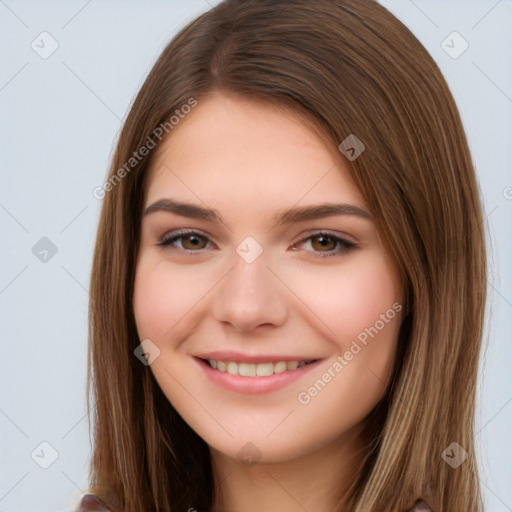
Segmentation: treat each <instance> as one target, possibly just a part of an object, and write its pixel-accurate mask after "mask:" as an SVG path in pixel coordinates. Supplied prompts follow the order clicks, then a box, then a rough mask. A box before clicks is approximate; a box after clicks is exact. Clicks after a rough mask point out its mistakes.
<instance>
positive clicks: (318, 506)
mask: <svg viewBox="0 0 512 512" xmlns="http://www.w3.org/2000/svg"><path fill="white" fill-rule="evenodd" d="M210 452H211V455H212V466H213V472H214V478H215V501H214V507H213V511H214V512H235V511H236V512H261V511H262V510H265V512H277V511H279V512H297V511H302V510H314V511H315V512H333V510H341V508H342V507H343V497H344V496H345V495H346V493H347V491H348V489H349V488H350V487H351V485H352V484H353V483H354V481H355V479H356V477H357V472H358V468H359V464H360V461H361V458H362V455H363V453H364V449H363V446H362V443H361V441H360V437H359V432H358V431H356V432H351V433H347V434H345V435H344V436H343V437H342V438H340V439H337V440H335V441H334V442H332V443H330V444H328V445H326V446H324V447H322V448H320V449H318V450H317V451H315V452H312V453H309V454H306V455H301V456H300V457H298V458H294V459H291V460H286V461H279V462H256V463H255V464H253V465H250V464H246V463H244V462H243V461H240V460H238V459H235V458H232V457H229V456H227V455H225V454H223V453H221V452H219V451H217V450H215V449H213V448H210ZM262 460H263V459H262Z"/></svg>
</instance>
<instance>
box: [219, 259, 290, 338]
mask: <svg viewBox="0 0 512 512" xmlns="http://www.w3.org/2000/svg"><path fill="white" fill-rule="evenodd" d="M264 254H265V253H263V254H262V255H260V256H259V257H258V258H257V259H256V260H255V261H253V262H252V263H247V262H246V261H244V259H243V258H241V257H240V256H239V255H238V254H236V253H235V254H234V256H233V266H232V267H231V270H230V271H229V272H228V273H227V274H226V276H225V277H224V278H223V279H222V280H221V282H220V283H219V285H218V286H217V287H216V295H215V297H214V300H213V316H214V318H215V319H216V320H217V321H219V322H223V323H225V324H226V323H227V324H230V325H232V326H233V327H234V328H235V329H236V330H237V331H252V330H254V329H256V328H257V327H260V326H263V325H267V326H274V327H277V326H280V325H282V324H283V323H284V322H285V321H286V318H287V315H288V304H287V301H286V288H285V287H284V286H283V284H282V283H281V282H280V281H279V279H277V277H276V276H275V275H274V273H273V272H272V271H271V270H270V269H269V268H268V267H267V264H268V262H267V260H266V258H265V257H264Z"/></svg>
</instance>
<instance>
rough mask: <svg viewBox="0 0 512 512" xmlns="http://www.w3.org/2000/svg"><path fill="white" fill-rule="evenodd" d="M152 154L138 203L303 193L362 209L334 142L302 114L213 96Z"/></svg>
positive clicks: (292, 198) (243, 200)
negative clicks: (172, 198)
mask: <svg viewBox="0 0 512 512" xmlns="http://www.w3.org/2000/svg"><path fill="white" fill-rule="evenodd" d="M155 151H156V152H155V155H154V159H153V161H152V164H151V168H150V170H149V174H148V176H147V177H146V201H145V203H146V205H147V204H148V203H149V202H151V201H154V200H157V199H159V198H160V197H161V196H163V195H165V194H166V193H169V194H170V193H173V194H177V195H180V197H187V198H194V199H196V200H197V199H198V198H200V199H202V200H205V201H209V202H211V201H216V200H222V199H223V198H230V201H231V203H232V205H233V206H235V205H238V206H239V207H244V205H247V204H248V203H247V201H252V200H259V201H260V202H261V201H262V200H265V202H267V203H272V202H275V203H276V204H280V205H281V206H282V203H283V202H284V201H287V202H289V203H293V202H297V201H300V200H301V198H306V196H307V199H308V202H310V201H313V200H314V199H315V197H318V198H319V199H321V200H323V201H326V200H332V201H339V200H350V201H351V202H353V203H359V205H360V206H364V201H363V199H362V196H361V194H360V192H359V190H358V189H357V187H356V185H355V184H354V182H353V180H352V178H351V177H350V174H349V171H348V169H347V167H346V164H345V163H344V161H343V158H342V157H341V155H340V154H339V152H338V150H337V148H336V147H335V146H334V144H332V143H329V141H328V140H327V138H326V137H322V136H321V134H320V132H319V130H315V129H314V127H313V126H311V124H308V123H306V121H305V119H304V118H303V117H301V116H299V115H294V113H292V112H290V111H288V110H284V109H281V108H277V107H276V106H274V105H272V104H269V103H263V102H255V101H252V100H248V99H246V98H241V97H238V96H226V95H221V94H215V95H213V96H210V97H208V98H205V99H203V100H199V101H198V105H197V106H196V107H195V109H194V110H193V111H192V112H191V113H190V114H188V115H187V116H186V117H185V118H184V119H183V120H181V121H180V123H179V124H178V125H177V126H176V127H175V128H174V129H173V131H172V132H171V133H170V135H169V136H168V137H167V138H166V139H164V141H163V142H162V143H161V144H160V146H159V147H158V148H157V149H156V150H155ZM194 196H195V197H194Z"/></svg>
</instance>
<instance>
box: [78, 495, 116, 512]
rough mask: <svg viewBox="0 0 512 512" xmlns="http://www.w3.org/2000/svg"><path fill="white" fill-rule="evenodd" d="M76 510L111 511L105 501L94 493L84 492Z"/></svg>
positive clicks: (88, 511)
mask: <svg viewBox="0 0 512 512" xmlns="http://www.w3.org/2000/svg"><path fill="white" fill-rule="evenodd" d="M76 512H112V511H111V509H109V508H108V507H107V506H106V505H105V503H104V502H103V501H102V500H101V499H100V498H99V497H98V496H95V495H94V494H84V495H83V496H82V499H81V500H80V503H79V505H78V509H77V511H76Z"/></svg>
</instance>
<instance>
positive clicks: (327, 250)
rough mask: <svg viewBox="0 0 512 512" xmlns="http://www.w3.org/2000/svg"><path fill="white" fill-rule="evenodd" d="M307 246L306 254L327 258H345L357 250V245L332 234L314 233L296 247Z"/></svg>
mask: <svg viewBox="0 0 512 512" xmlns="http://www.w3.org/2000/svg"><path fill="white" fill-rule="evenodd" d="M299 245H304V246H306V252H310V253H312V255H313V256H314V257H318V258H325V257H328V256H343V255H344V254H346V253H348V252H349V251H351V250H353V249H355V248H357V247H358V246H357V244H355V243H354V242H350V241H348V240H345V239H343V238H340V237H339V236H336V235H331V234H330V233H323V232H319V233H314V234H313V235H311V236H309V237H307V238H304V239H303V240H302V241H300V242H298V243H296V244H295V245H294V249H296V247H297V246H299Z"/></svg>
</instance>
